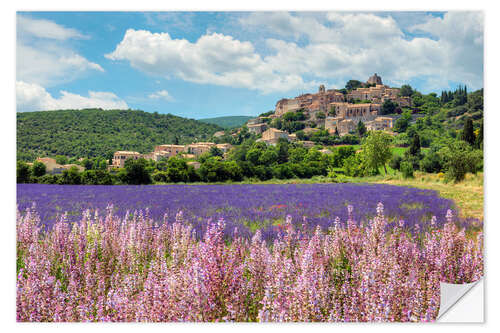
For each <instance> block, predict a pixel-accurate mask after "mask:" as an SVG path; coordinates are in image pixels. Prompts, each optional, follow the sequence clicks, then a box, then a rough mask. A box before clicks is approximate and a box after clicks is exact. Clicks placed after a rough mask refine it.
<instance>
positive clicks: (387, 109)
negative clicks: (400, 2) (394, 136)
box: [380, 99, 398, 115]
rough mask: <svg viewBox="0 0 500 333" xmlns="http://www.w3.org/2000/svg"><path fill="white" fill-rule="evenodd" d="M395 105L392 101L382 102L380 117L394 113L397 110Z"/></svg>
mask: <svg viewBox="0 0 500 333" xmlns="http://www.w3.org/2000/svg"><path fill="white" fill-rule="evenodd" d="M397 106H398V105H397V104H396V103H394V102H393V101H391V100H390V99H386V100H385V101H384V103H383V104H382V108H381V110H380V111H381V114H382V115H385V114H392V113H394V111H396V108H397Z"/></svg>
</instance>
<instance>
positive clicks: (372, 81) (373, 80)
mask: <svg viewBox="0 0 500 333" xmlns="http://www.w3.org/2000/svg"><path fill="white" fill-rule="evenodd" d="M366 83H370V84H382V78H381V77H380V76H378V75H377V73H375V74H373V75H372V76H370V78H369V79H368V81H366Z"/></svg>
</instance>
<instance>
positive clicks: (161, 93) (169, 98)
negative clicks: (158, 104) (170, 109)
mask: <svg viewBox="0 0 500 333" xmlns="http://www.w3.org/2000/svg"><path fill="white" fill-rule="evenodd" d="M148 97H149V98H151V99H163V100H165V101H167V102H172V101H173V100H174V98H173V97H172V96H170V94H169V93H168V91H166V90H159V91H157V92H154V93H152V94H150V95H149V96H148Z"/></svg>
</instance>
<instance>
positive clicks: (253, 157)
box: [245, 148, 262, 165]
mask: <svg viewBox="0 0 500 333" xmlns="http://www.w3.org/2000/svg"><path fill="white" fill-rule="evenodd" d="M260 155H262V149H258V148H252V149H250V150H249V151H248V152H247V154H246V157H245V160H246V161H249V162H251V163H252V164H253V165H257V164H259V158H260Z"/></svg>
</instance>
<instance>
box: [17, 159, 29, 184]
mask: <svg viewBox="0 0 500 333" xmlns="http://www.w3.org/2000/svg"><path fill="white" fill-rule="evenodd" d="M30 179H31V170H30V167H29V165H28V164H26V163H25V162H23V161H17V166H16V181H17V183H29V182H30Z"/></svg>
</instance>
